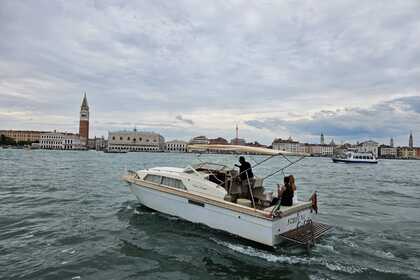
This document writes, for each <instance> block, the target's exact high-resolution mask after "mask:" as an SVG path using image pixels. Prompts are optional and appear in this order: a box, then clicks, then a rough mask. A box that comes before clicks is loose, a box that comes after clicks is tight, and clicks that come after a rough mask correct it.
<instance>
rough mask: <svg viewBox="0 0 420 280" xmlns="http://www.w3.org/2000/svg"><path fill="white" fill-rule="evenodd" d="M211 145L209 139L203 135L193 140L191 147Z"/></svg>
mask: <svg viewBox="0 0 420 280" xmlns="http://www.w3.org/2000/svg"><path fill="white" fill-rule="evenodd" d="M209 143H210V141H209V139H207V137H206V136H203V135H201V136H196V137H194V138H192V139H191V140H190V142H189V144H190V145H197V144H198V145H200V144H201V145H207V144H209Z"/></svg>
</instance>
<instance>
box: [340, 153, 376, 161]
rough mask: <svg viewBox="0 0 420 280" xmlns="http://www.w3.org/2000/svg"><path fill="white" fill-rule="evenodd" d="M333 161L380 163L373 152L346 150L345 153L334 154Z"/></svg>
mask: <svg viewBox="0 0 420 280" xmlns="http://www.w3.org/2000/svg"><path fill="white" fill-rule="evenodd" d="M332 160H333V162H343V163H378V160H377V159H376V158H375V156H374V155H373V154H371V153H355V152H346V153H345V154H344V155H338V156H334V157H333V158H332Z"/></svg>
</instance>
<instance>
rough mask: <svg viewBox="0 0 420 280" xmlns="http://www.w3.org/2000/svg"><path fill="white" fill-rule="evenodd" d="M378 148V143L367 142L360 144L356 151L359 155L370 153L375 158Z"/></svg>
mask: <svg viewBox="0 0 420 280" xmlns="http://www.w3.org/2000/svg"><path fill="white" fill-rule="evenodd" d="M378 147H379V143H378V142H375V141H372V140H368V141H364V142H362V143H360V144H359V145H358V146H357V151H358V152H359V153H372V154H373V155H374V156H375V157H378Z"/></svg>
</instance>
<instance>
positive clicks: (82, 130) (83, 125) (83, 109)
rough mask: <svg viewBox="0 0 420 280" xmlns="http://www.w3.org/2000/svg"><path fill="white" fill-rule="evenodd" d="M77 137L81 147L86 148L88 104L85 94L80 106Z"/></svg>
mask: <svg viewBox="0 0 420 280" xmlns="http://www.w3.org/2000/svg"><path fill="white" fill-rule="evenodd" d="M79 135H80V142H81V145H82V146H84V147H86V146H87V143H88V139H89V104H88V102H87V98H86V92H85V94H84V95H83V100H82V105H81V106H80V123H79Z"/></svg>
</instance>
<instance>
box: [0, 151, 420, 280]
mask: <svg viewBox="0 0 420 280" xmlns="http://www.w3.org/2000/svg"><path fill="white" fill-rule="evenodd" d="M248 159H249V160H250V161H251V162H253V161H257V160H259V158H258V157H255V156H253V157H248ZM199 160H202V161H207V160H210V161H213V162H220V163H225V164H231V165H232V164H234V163H235V162H236V161H237V157H236V156H230V155H202V156H201V157H199V159H198V158H197V156H196V155H193V154H167V153H128V154H105V153H101V152H94V151H88V152H80V151H79V152H76V151H75V152H72V151H69V152H66V151H42V150H32V151H28V150H12V149H0V279H171V280H174V279H420V161H397V160H394V161H392V160H383V161H380V163H379V164H378V165H345V164H334V163H332V162H331V160H329V159H327V158H307V159H305V160H303V161H301V162H299V163H298V164H297V165H295V166H293V167H292V168H290V169H288V170H287V172H286V173H287V174H290V173H292V174H294V175H295V177H296V180H297V186H298V191H299V197H300V198H307V197H309V196H310V194H311V193H312V191H314V190H318V192H319V208H320V209H319V210H320V213H319V214H318V216H317V219H318V220H320V221H322V222H324V223H328V224H331V225H334V229H333V230H332V231H331V232H330V233H329V234H328V235H326V236H325V237H324V238H323V239H322V240H321V241H320V242H319V243H318V244H317V246H316V247H315V248H314V250H313V251H312V253H311V255H308V254H307V253H306V252H305V251H304V250H303V249H300V248H294V247H286V248H277V249H275V250H273V251H269V250H267V249H266V248H260V247H259V246H256V244H254V243H251V242H248V241H246V240H244V239H241V238H238V237H235V236H232V235H230V234H227V233H224V232H220V231H217V230H213V229H210V228H208V227H206V226H203V225H200V224H193V223H189V222H187V221H183V220H181V219H178V218H176V217H172V216H168V215H164V214H160V213H157V212H155V211H153V210H150V209H147V208H145V207H143V206H142V205H141V204H139V203H138V202H137V201H136V199H135V197H134V195H133V194H131V193H130V192H129V190H128V188H127V185H126V184H125V183H124V182H123V181H122V180H121V178H120V177H121V175H123V173H124V171H125V170H126V169H143V168H144V167H153V166H179V167H184V166H186V165H188V164H190V163H197V162H199ZM282 164H283V165H284V164H285V161H284V160H282V159H280V158H278V159H275V160H272V161H270V162H268V163H267V164H265V165H264V166H263V167H261V168H258V169H257V170H255V173H257V174H268V173H269V172H270V171H274V170H275V169H276V168H277V167H278V166H280V165H282ZM280 180H281V175H278V176H275V177H274V178H271V179H270V180H269V181H268V182H266V183H267V184H271V185H273V186H274V183H275V182H276V181H280Z"/></svg>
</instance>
